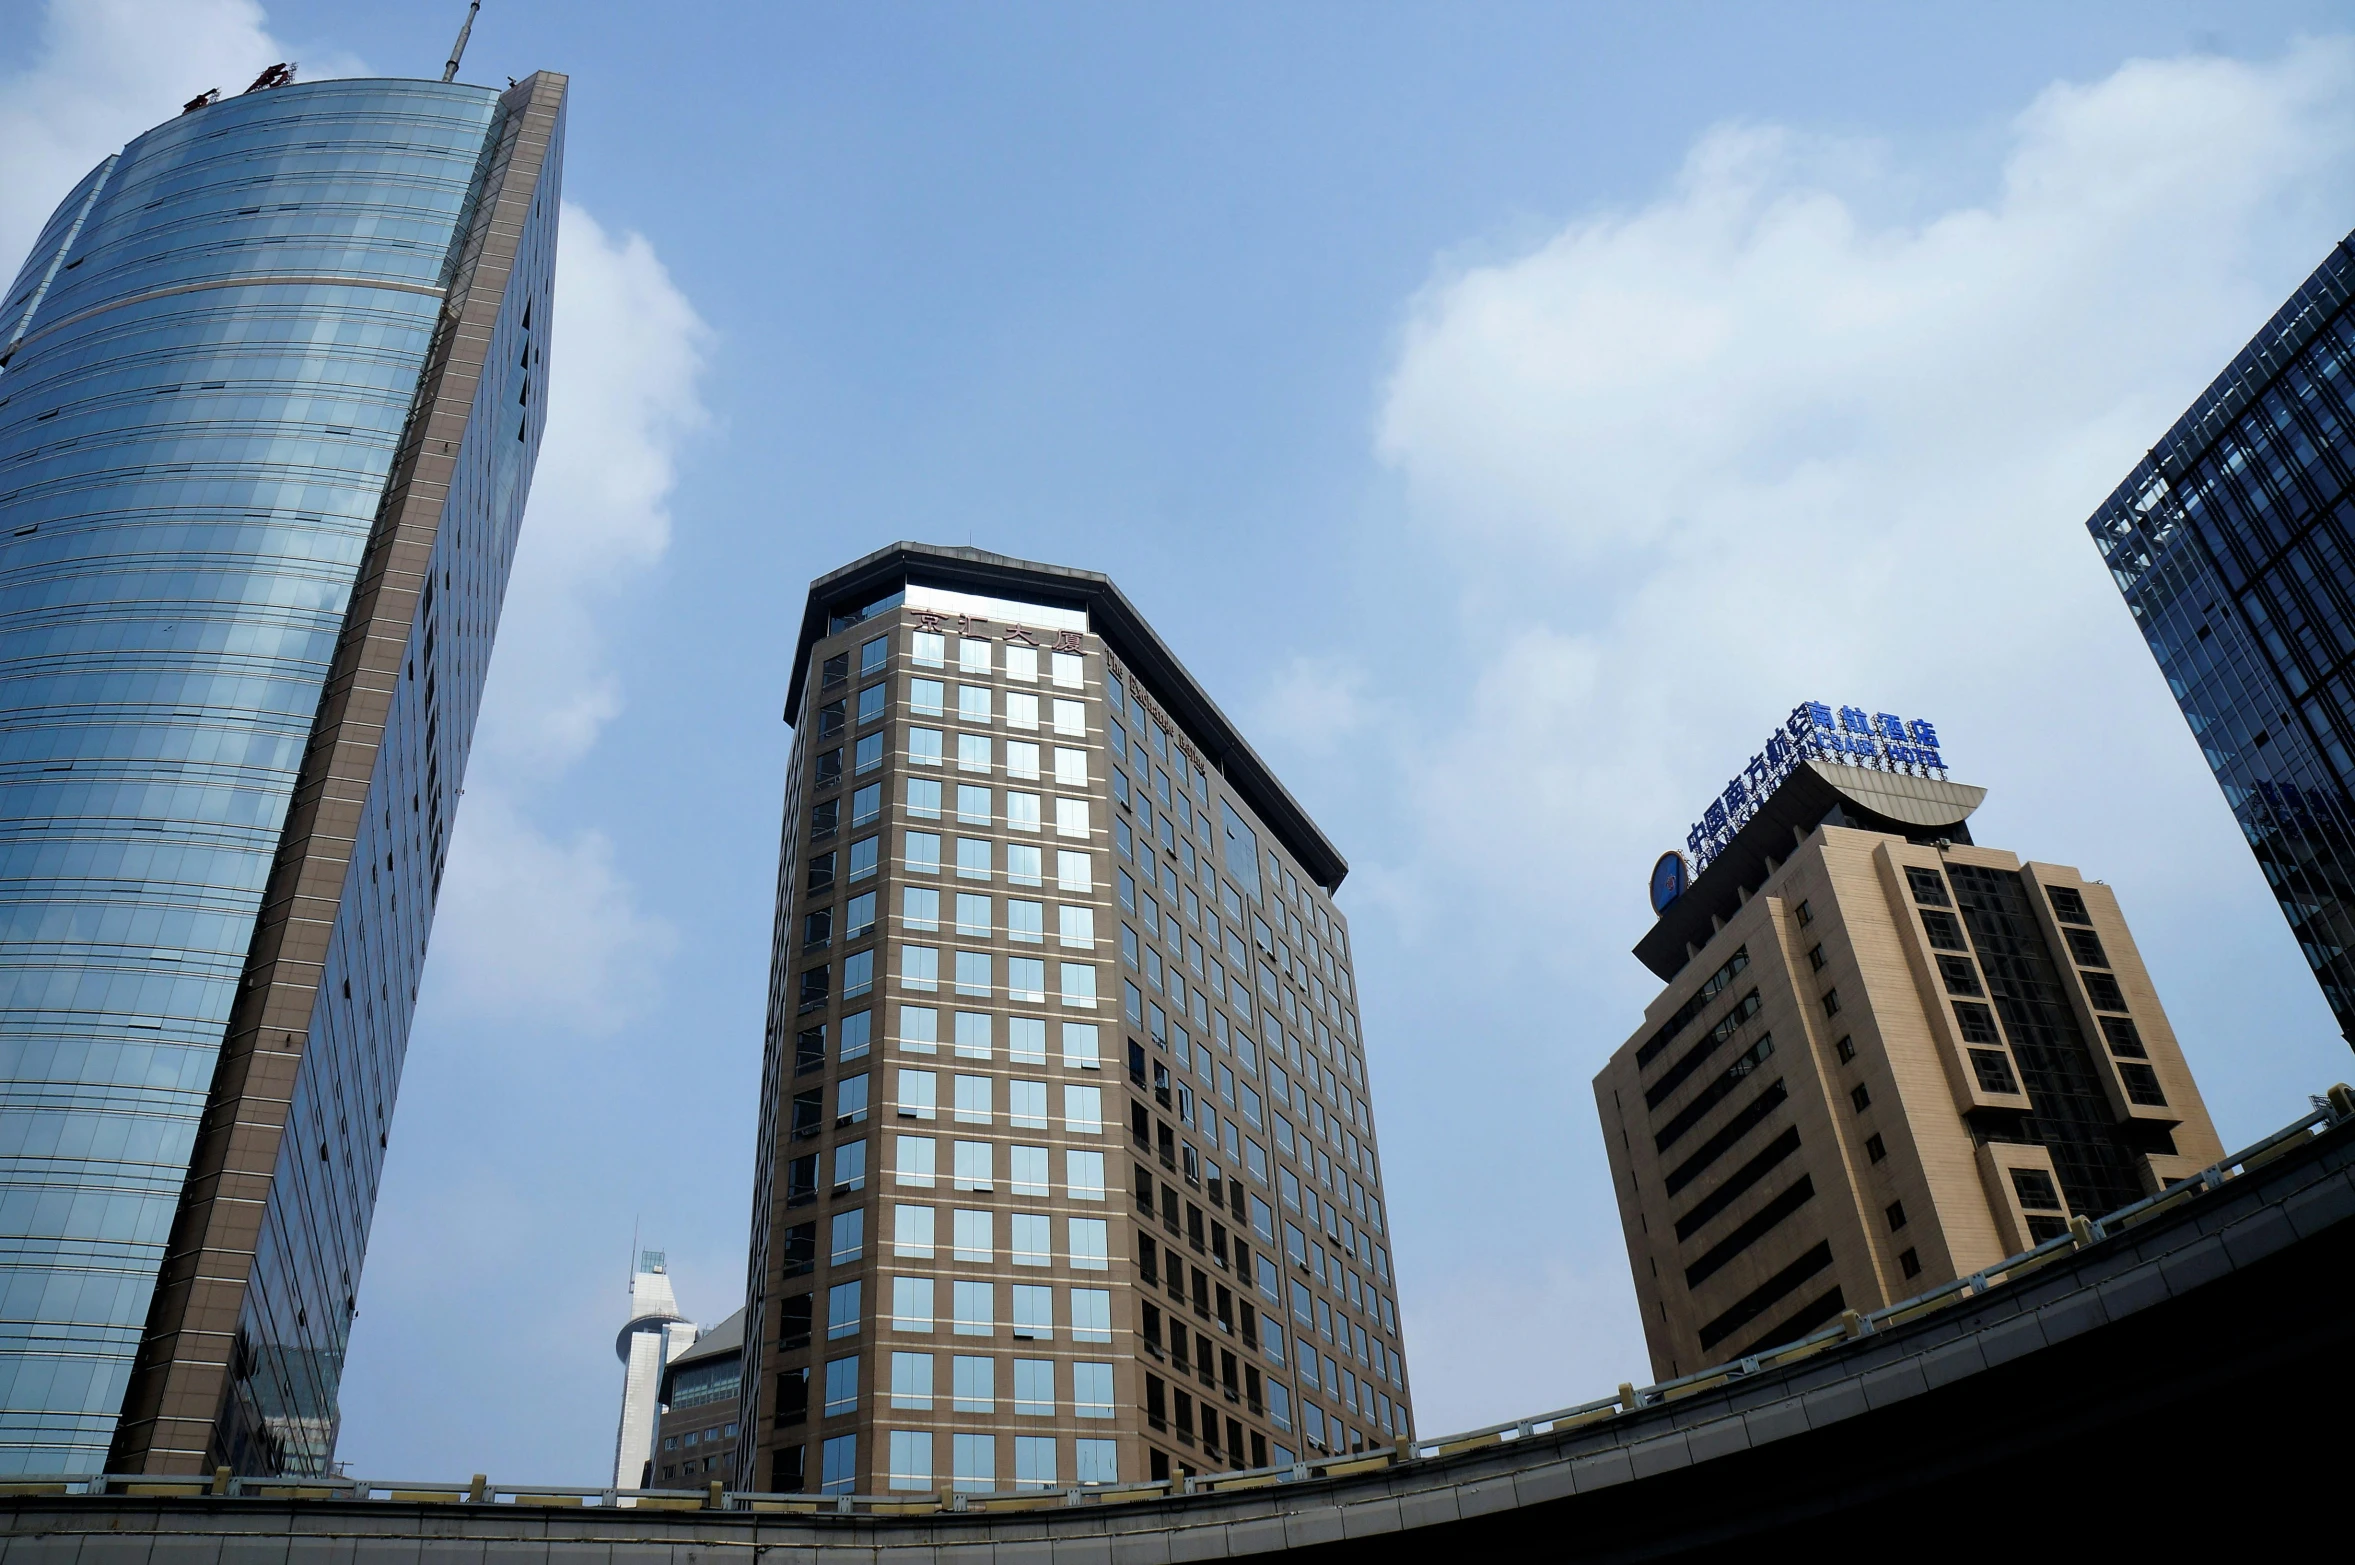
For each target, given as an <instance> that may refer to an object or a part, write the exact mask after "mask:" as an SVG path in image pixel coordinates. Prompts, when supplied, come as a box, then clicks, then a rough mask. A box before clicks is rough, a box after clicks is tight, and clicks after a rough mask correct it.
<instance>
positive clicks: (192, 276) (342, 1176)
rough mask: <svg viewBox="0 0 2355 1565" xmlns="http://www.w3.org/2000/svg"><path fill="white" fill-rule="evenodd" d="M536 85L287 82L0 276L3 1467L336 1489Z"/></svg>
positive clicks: (509, 545)
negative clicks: (236, 1475)
mask: <svg viewBox="0 0 2355 1565" xmlns="http://www.w3.org/2000/svg"><path fill="white" fill-rule="evenodd" d="M564 91H565V79H564V78H563V77H562V76H556V75H549V74H541V75H537V76H533V77H531V78H530V79H528V80H526V81H525V82H523V83H522V84H521V85H519V86H516V87H513V88H512V89H510V90H508V91H505V92H499V91H493V90H490V89H487V88H481V87H472V86H466V85H462V84H457V83H444V82H417V81H382V80H378V81H366V80H361V81H328V82H317V83H306V84H302V85H292V84H288V83H287V80H286V73H285V72H284V71H283V70H282V69H277V68H274V69H273V71H272V72H269V73H265V76H264V78H263V80H262V82H259V83H257V84H256V86H255V88H254V89H252V90H249V91H248V92H247V93H245V94H244V95H242V96H239V97H235V98H230V99H226V100H220V101H213V100H212V99H211V98H209V97H208V98H206V99H200V100H198V101H197V102H196V103H193V104H191V105H190V106H189V107H188V109H187V110H186V111H185V112H183V113H182V114H181V115H179V116H178V117H177V118H175V119H173V120H171V121H169V122H167V123H165V124H163V125H160V126H158V127H157V128H155V129H154V130H151V131H149V132H148V133H146V134H145V135H143V136H141V137H139V138H138V139H137V140H136V141H133V142H132V143H131V144H130V145H129V146H127V147H125V148H124V149H123V150H122V152H120V153H119V154H117V155H115V156H113V157H109V158H108V159H106V160H105V161H104V162H103V163H101V164H100V165H99V166H98V167H97V168H95V169H93V170H92V171H91V172H90V173H89V175H88V176H87V177H85V178H84V179H83V180H82V182H81V183H80V185H79V186H77V187H76V188H75V189H74V190H73V192H72V193H71V194H69V195H68V196H67V197H66V199H65V201H64V203H63V204H62V205H60V206H59V207H58V209H57V214H56V216H54V217H53V218H52V219H51V220H50V221H49V224H48V226H47V227H46V228H45V229H44V230H43V231H42V233H41V236H40V239H39V242H38V243H37V244H36V245H35V247H34V250H33V253H32V255H31V256H30V257H29V258H28V259H27V260H26V262H25V264H24V267H23V270H22V271H21V272H20V273H19V274H18V276H17V278H16V280H15V282H14V283H13V285H11V286H10V287H9V289H8V291H7V293H6V294H5V296H0V1472H14V1473H26V1472H37V1473H60V1472H63V1473H76V1472H94V1471H98V1470H100V1469H101V1468H105V1469H107V1470H112V1471H118V1472H121V1471H134V1472H135V1471H147V1472H196V1471H202V1470H206V1469H209V1468H211V1467H213V1466H215V1465H219V1464H227V1465H229V1466H232V1467H234V1468H237V1469H239V1470H241V1471H245V1472H269V1471H283V1472H294V1473H318V1472H322V1471H324V1470H326V1468H327V1466H328V1464H329V1462H330V1459H331V1457H332V1454H333V1450H334V1444H335V1437H336V1424H337V1412H336V1396H337V1384H338V1380H339V1378H340V1375H341V1372H342V1365H343V1359H344V1351H345V1346H346V1342H347V1339H348V1334H349V1328H350V1322H351V1318H352V1315H353V1312H354V1308H355V1299H356V1296H357V1289H358V1286H359V1279H360V1267H361V1261H362V1257H363V1255H364V1253H365V1250H366V1245H367V1235H368V1227H369V1219H370V1214H371V1211H372V1208H373V1204H374V1200H375V1195H376V1188H377V1179H378V1173H379V1170H380V1168H381V1166H382V1161H383V1157H384V1152H385V1147H386V1142H387V1125H388V1120H389V1116H390V1115H391V1113H392V1108H393V1100H394V1097H395V1094H396V1092H397V1090H398V1086H399V1081H400V1070H401V1060H402V1056H403V1053H404V1050H405V1048H406V1044H407V1034H408V1027H409V1020H410V1014H411V1006H412V1003H413V1001H414V999H415V995H416V986H417V979H418V972H419V969H420V967H421V965H422V964H423V961H424V957H425V946H426V937H427V933H428V930H429V928H430V925H431V921H432V915H433V907H434V899H435V895H436V892H437V890H438V888H439V885H440V880H441V872H442V860H443V854H444V852H445V850H446V847H447V844H448V841H449V829H450V822H451V817H452V812H453V810H454V808H455V805H456V800H457V794H458V785H459V780H460V779H461V777H462V776H463V775H464V771H465V766H466V757H467V750H468V745H469V741H470V738H471V735H472V732H473V726H474V719H475V712H476V708H477V704H478V698H479V696H480V692H481V689H482V679H483V673H484V669H485V666H486V664H487V663H488V661H489V657H490V650H491V638H492V635H493V632H494V630H495V629H496V626H497V623H498V615H499V606H500V601H501V597H502V595H503V593H504V591H505V586H506V580H507V571H508V564H509V561H510V559H511V558H512V554H513V549H514V544H515V536H516V528H517V525H518V523H519V521H520V519H521V516H522V511H523V504H524V496H525V492H526V490H527V489H528V487H529V484H530V478H531V471H532V463H533V459H534V456H535V454H536V452H537V450H538V442H539V437H540V431H541V420H542V416H543V415H542V407H543V404H544V400H545V399H544V397H543V396H542V394H541V393H542V391H543V389H544V387H545V385H546V376H547V367H546V343H547V337H548V331H549V326H550V320H549V287H550V283H551V281H552V277H553V268H554V257H555V242H556V227H557V209H558V191H557V184H558V172H559V168H560V164H561V147H562V141H563V102H564Z"/></svg>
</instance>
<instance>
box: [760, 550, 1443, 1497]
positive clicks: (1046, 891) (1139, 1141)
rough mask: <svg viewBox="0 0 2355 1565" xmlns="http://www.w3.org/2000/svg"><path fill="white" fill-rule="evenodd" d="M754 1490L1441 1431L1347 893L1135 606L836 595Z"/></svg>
mask: <svg viewBox="0 0 2355 1565" xmlns="http://www.w3.org/2000/svg"><path fill="white" fill-rule="evenodd" d="M785 715H786V718H787V720H788V721H790V722H793V723H794V724H795V725H796V738H795V744H794V749H793V756H792V762H791V768H790V772H789V776H788V780H787V784H786V793H785V810H784V842H783V847H782V851H781V855H780V865H779V878H778V888H777V922H776V928H775V936H774V958H773V962H772V977H771V990H770V1007H769V1024H768V1037H767V1049H766V1058H765V1065H764V1085H763V1123H762V1129H761V1140H760V1152H759V1166H758V1169H757V1171H756V1175H755V1188H754V1196H753V1210H754V1219H753V1243H752V1256H751V1267H750V1277H749V1298H748V1302H747V1309H746V1313H745V1349H744V1369H743V1395H742V1417H741V1423H742V1424H743V1426H744V1436H743V1438H740V1440H739V1442H738V1446H737V1449H738V1450H739V1451H740V1452H741V1453H742V1454H741V1456H740V1458H739V1466H738V1473H739V1482H742V1483H745V1484H748V1485H752V1486H757V1487H761V1488H767V1489H772V1490H786V1491H791V1490H796V1489H801V1488H804V1487H807V1488H810V1489H824V1490H827V1491H839V1492H854V1491H855V1492H858V1493H877V1494H880V1493H886V1492H889V1491H892V1490H895V1489H896V1490H921V1491H927V1492H930V1491H937V1490H940V1489H945V1488H950V1487H952V1486H953V1487H956V1488H960V1489H966V1490H993V1489H1014V1488H1018V1487H1038V1488H1050V1487H1054V1488H1059V1487H1065V1486H1068V1485H1070V1484H1074V1483H1090V1482H1107V1481H1114V1480H1123V1481H1125V1480H1132V1479H1137V1478H1143V1477H1165V1476H1170V1475H1173V1474H1176V1473H1181V1472H1211V1471H1218V1470H1222V1469H1234V1468H1241V1467H1248V1466H1259V1465H1265V1464H1269V1463H1276V1462H1288V1461H1291V1460H1293V1459H1294V1458H1295V1456H1296V1455H1298V1454H1304V1453H1307V1452H1312V1451H1316V1452H1323V1451H1335V1450H1339V1451H1348V1450H1358V1449H1366V1448H1371V1447H1374V1446H1379V1445H1383V1444H1387V1443H1390V1442H1391V1441H1393V1440H1396V1439H1401V1438H1404V1437H1405V1435H1406V1434H1407V1432H1408V1431H1409V1429H1410V1420H1409V1414H1408V1402H1409V1394H1408V1391H1407V1384H1406V1367H1405V1360H1404V1358H1403V1356H1402V1353H1401V1338H1400V1329H1399V1321H1398V1311H1397V1304H1396V1294H1395V1290H1394V1288H1393V1284H1392V1280H1391V1279H1392V1276H1393V1270H1394V1269H1393V1265H1392V1262H1391V1258H1390V1253H1389V1248H1388V1246H1389V1242H1390V1241H1389V1238H1388V1234H1387V1223H1386V1221H1385V1218H1384V1211H1383V1207H1384V1191H1383V1183H1382V1178H1381V1171H1380V1166H1379V1163H1378V1160H1377V1155H1376V1150H1375V1133H1374V1126H1373V1118H1372V1105H1371V1101H1370V1093H1369V1088H1368V1085H1367V1068H1366V1062H1365V1051H1364V1043H1363V1039H1362V1033H1361V1030H1360V1027H1359V1023H1358V1016H1357V998H1356V985H1355V980H1354V977H1353V974H1352V957H1351V949H1350V942H1349V935H1348V928H1347V924H1346V921H1345V920H1343V918H1342V917H1341V915H1340V913H1339V912H1338V911H1337V910H1336V909H1335V908H1334V906H1333V904H1332V900H1331V898H1332V893H1333V891H1334V890H1335V888H1337V887H1338V886H1339V885H1340V883H1341V879H1342V877H1343V876H1344V875H1345V874H1346V873H1347V871H1348V866H1347V864H1346V863H1345V862H1344V861H1343V860H1342V858H1341V856H1340V855H1339V854H1338V853H1337V852H1335V851H1334V849H1333V847H1332V845H1331V844H1330V843H1328V842H1327V841H1326V840H1325V838H1324V836H1323V834H1322V833H1321V832H1319V831H1318V830H1317V828H1316V826H1315V824H1314V823H1313V822H1312V821H1310V820H1309V818H1308V817H1307V815H1306V814H1305V813H1304V812H1303V811H1302V810H1301V808H1300V807H1299V805H1298V804H1297V803H1296V802H1294V800H1293V799H1292V797H1291V795H1290V794H1288V793H1287V792H1286V791H1285V790H1284V788H1283V786H1282V784H1280V783H1279V782H1277V781H1276V779H1275V778H1274V776H1273V775H1272V774H1271V773H1270V772H1269V771H1268V770H1267V768H1266V766H1265V765H1264V763H1262V762H1261V761H1260V760H1259V758H1258V757H1257V756H1256V755H1255V754H1253V753H1252V751H1251V748H1250V747H1249V746H1248V745H1247V744H1246V743H1245V742H1244V741H1243V739H1242V737H1241V736H1240V735H1239V734H1238V733H1237V732H1236V731H1235V729H1234V727H1233V725H1232V724H1230V723H1229V722H1228V721H1227V719H1226V717H1225V716H1224V715H1223V714H1222V713H1221V712H1220V711H1219V710H1218V708H1217V706H1216V705H1215V704H1214V703H1213V702H1212V701H1211V700H1210V698H1209V697H1208V695H1206V694H1205V693H1204V692H1203V690H1202V689H1201V687H1200V686H1199V685H1198V684H1196V682H1195V681H1194V679H1193V678H1192V676H1191V675H1189V674H1188V673H1187V672H1186V670H1185V668H1184V667H1183V666H1182V665H1181V664H1180V663H1179V662H1178V661H1177V659H1176V658H1175V657H1174V656H1173V655H1172V654H1171V653H1170V652H1169V650H1168V649H1167V648H1166V647H1165V646H1163V645H1162V643H1161V640H1160V638H1159V637H1158V636H1156V635H1155V634H1154V632H1153V630H1152V628H1151V627H1150V626H1148V625H1147V624H1146V623H1145V622H1144V620H1143V619H1142V618H1141V617H1140V616H1139V615H1138V614H1137V612H1136V610H1135V609H1134V608H1133V607H1132V606H1131V605H1130V604H1129V602H1128V600H1127V599H1126V598H1125V597H1124V596H1122V594H1121V593H1120V592H1119V590H1118V589H1117V588H1116V587H1114V586H1113V585H1112V583H1111V582H1110V581H1109V580H1107V579H1106V578H1105V577H1103V576H1100V575H1095V574H1092V573H1088V572H1081V571H1073V570H1067V569H1063V568H1061V567H1056V566H1045V565H1033V564H1027V563H1024V562H1021V561H1015V560H1009V559H1005V558H1003V557H1001V556H997V555H991V554H986V553H983V552H981V551H979V550H974V549H944V548H934V547H930V546H925V545H917V544H897V545H894V546H892V547H890V548H888V549H884V550H881V551H879V552H878V553H876V554H873V555H870V556H868V557H867V558H866V559H863V560H860V561H858V562H856V563H855V564H853V565H850V566H846V567H845V568H843V569H842V570H839V571H836V572H833V573H832V574H830V575H828V576H825V577H822V578H820V579H819V580H818V581H816V582H815V583H813V584H812V586H811V589H810V595H809V600H808V609H807V613H806V616H805V618H804V621H803V624H802V630H801V638H800V642H799V646H798V649H797V653H796V663H795V669H794V676H793V686H792V693H791V695H790V696H789V698H788V701H787V706H786V714H785Z"/></svg>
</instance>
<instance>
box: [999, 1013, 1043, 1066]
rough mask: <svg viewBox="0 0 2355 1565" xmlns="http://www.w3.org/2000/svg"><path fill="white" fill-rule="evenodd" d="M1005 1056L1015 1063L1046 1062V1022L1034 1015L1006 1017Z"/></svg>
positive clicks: (1041, 1063)
mask: <svg viewBox="0 0 2355 1565" xmlns="http://www.w3.org/2000/svg"><path fill="white" fill-rule="evenodd" d="M1006 1058H1008V1059H1010V1060H1012V1061H1013V1062H1014V1063H1015V1064H1017V1065H1044V1064H1046V1063H1047V1024H1046V1023H1045V1022H1043V1021H1040V1020H1039V1019H1038V1018H1037V1017H1035V1016H1010V1017H1008V1018H1007V1019H1006Z"/></svg>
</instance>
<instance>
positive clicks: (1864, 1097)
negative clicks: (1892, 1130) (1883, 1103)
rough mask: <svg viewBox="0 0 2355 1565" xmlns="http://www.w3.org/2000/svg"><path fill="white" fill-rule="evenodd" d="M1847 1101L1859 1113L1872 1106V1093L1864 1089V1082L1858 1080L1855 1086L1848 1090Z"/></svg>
mask: <svg viewBox="0 0 2355 1565" xmlns="http://www.w3.org/2000/svg"><path fill="white" fill-rule="evenodd" d="M1848 1101H1849V1103H1850V1104H1851V1105H1853V1106H1854V1107H1855V1109H1856V1112H1857V1113H1859V1114H1861V1113H1863V1112H1864V1111H1865V1110H1866V1109H1868V1108H1870V1107H1872V1102H1873V1095H1872V1094H1871V1093H1870V1092H1868V1091H1866V1090H1865V1086H1864V1083H1862V1082H1858V1083H1857V1084H1856V1086H1855V1087H1854V1088H1853V1089H1851V1090H1850V1092H1849V1094H1848Z"/></svg>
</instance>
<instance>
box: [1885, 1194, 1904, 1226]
mask: <svg viewBox="0 0 2355 1565" xmlns="http://www.w3.org/2000/svg"><path fill="white" fill-rule="evenodd" d="M1881 1215H1882V1216H1883V1217H1886V1218H1887V1219H1888V1220H1889V1231H1890V1232H1891V1233H1895V1232H1896V1231H1897V1230H1898V1229H1900V1228H1903V1227H1904V1226H1905V1203H1904V1202H1903V1201H1892V1202H1890V1203H1889V1205H1888V1206H1887V1207H1886V1208H1885V1209H1884V1210H1883V1211H1882V1213H1881Z"/></svg>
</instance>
